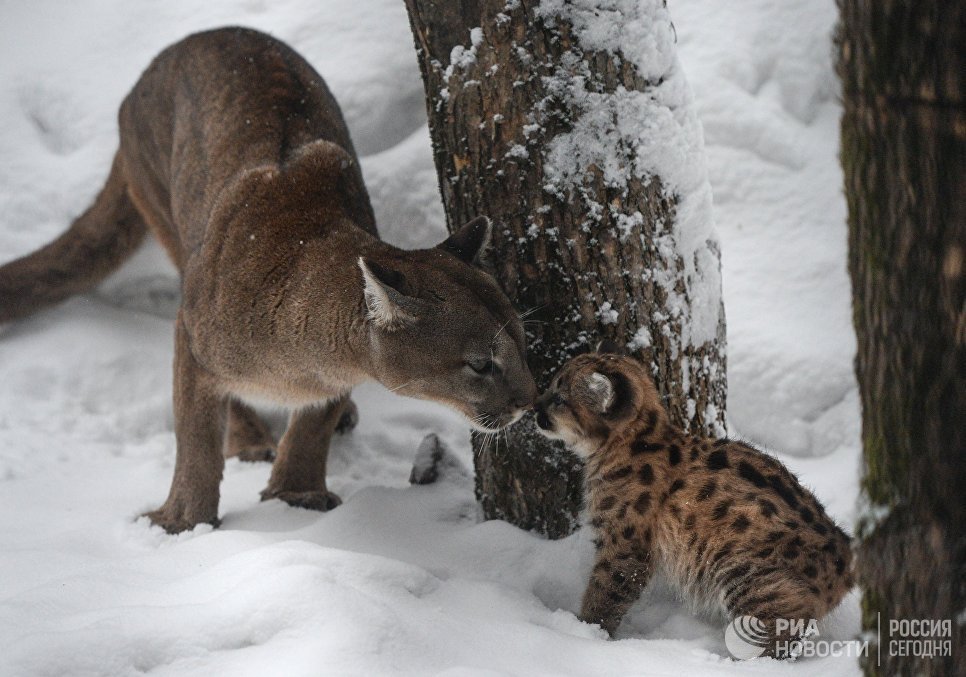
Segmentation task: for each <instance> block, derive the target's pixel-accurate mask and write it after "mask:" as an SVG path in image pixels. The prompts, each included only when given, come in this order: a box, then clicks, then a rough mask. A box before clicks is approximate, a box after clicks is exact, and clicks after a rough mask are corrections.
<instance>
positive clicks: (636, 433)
mask: <svg viewBox="0 0 966 677" xmlns="http://www.w3.org/2000/svg"><path fill="white" fill-rule="evenodd" d="M600 376H604V377H606V379H607V380H608V382H609V384H610V388H609V390H608V388H606V387H603V388H602V387H601V385H600V384H601V382H600ZM535 408H536V411H537V421H538V425H539V426H540V427H541V428H542V429H543V430H544V434H546V435H547V436H549V437H554V438H558V439H563V440H565V441H566V442H567V443H568V444H569V445H570V446H572V447H573V448H574V449H576V450H578V451H579V452H581V453H582V454H583V455H584V456H585V457H586V459H587V471H586V472H587V475H586V478H587V490H588V493H589V501H588V507H589V513H590V518H591V525H592V526H593V527H594V528H595V529H596V530H597V531H598V541H597V544H598V550H597V558H596V562H595V564H594V571H593V574H592V577H591V580H590V583H589V585H588V587H587V591H586V593H585V595H584V600H583V605H582V608H581V618H582V619H583V620H585V621H588V622H593V623H600V624H601V626H602V627H604V628H605V629H606V630H607V631H608V632H613V631H614V630H615V629H616V628H617V626H618V624H619V623H620V620H621V618H622V617H623V615H624V614H625V613H626V612H627V609H628V608H629V607H630V605H631V604H632V603H633V602H634V601H635V600H636V599H637V597H638V596H639V594H640V592H641V591H642V590H643V589H644V587H645V586H646V585H647V583H648V581H649V579H650V577H651V575H652V573H653V571H654V570H655V569H656V568H657V567H660V568H662V569H663V570H664V572H665V573H666V574H667V576H668V578H669V579H670V581H671V582H672V583H673V584H675V585H676V586H677V587H678V588H679V589H680V590H681V591H682V593H683V594H684V596H685V597H686V598H687V599H688V600H689V601H690V602H691V603H692V604H693V605H694V606H695V607H712V608H714V607H717V608H719V609H721V610H723V611H724V612H725V613H726V614H727V615H728V616H729V618H734V617H736V616H742V615H751V616H755V617H757V618H759V619H760V620H761V621H763V622H764V623H765V624H766V627H768V628H769V629H770V631H771V633H772V639H773V640H774V641H775V642H779V644H778V645H777V646H783V645H782V644H781V642H782V641H783V640H785V641H787V640H788V639H790V638H789V637H782V636H778V635H777V634H776V627H777V626H776V623H775V621H776V619H778V618H783V619H811V618H814V619H820V618H822V617H823V616H825V615H826V614H827V613H828V612H829V611H830V610H831V609H832V608H834V607H835V606H836V605H838V603H839V602H840V601H841V599H842V597H843V596H844V595H845V594H846V592H847V591H848V590H849V588H850V587H851V585H852V581H851V573H850V562H851V551H850V548H849V539H848V537H847V536H846V535H845V534H844V533H843V532H842V530H841V529H839V528H838V527H837V526H836V525H835V523H834V522H833V521H832V520H831V519H830V518H829V517H828V516H827V515H826V514H825V511H824V510H823V508H822V506H821V504H819V502H818V501H817V500H816V498H815V497H814V496H813V495H812V494H811V493H810V492H809V491H808V490H807V489H805V488H804V487H802V486H801V485H800V484H799V482H798V481H797V479H796V478H795V476H794V475H792V474H791V473H790V472H789V471H788V470H787V469H786V468H785V467H784V466H783V465H782V464H781V463H780V462H778V461H777V460H776V459H774V458H772V457H771V456H768V455H767V454H765V453H762V452H761V451H758V450H757V449H754V448H752V447H750V446H749V445H747V444H745V443H743V442H738V441H733V440H728V439H721V440H709V439H700V438H696V437H692V436H690V435H687V434H686V433H684V432H683V431H681V430H678V429H676V428H674V427H673V426H672V425H671V424H670V422H669V420H668V417H667V413H666V412H665V409H664V407H663V405H662V404H661V400H660V397H659V395H658V393H657V390H656V388H655V387H654V384H653V382H652V381H651V379H650V377H649V376H648V374H647V373H646V371H645V370H644V368H643V367H642V366H641V365H640V364H639V363H638V362H636V361H635V360H633V359H631V358H629V357H624V356H620V355H616V354H612V353H603V354H598V353H595V354H589V355H582V356H579V357H577V358H574V359H573V360H571V361H570V362H568V363H567V364H565V365H564V366H563V368H562V369H561V370H560V372H559V373H558V374H557V375H556V377H555V378H554V380H553V382H552V384H551V387H550V389H549V390H548V391H547V392H546V393H545V394H544V395H542V396H541V397H540V398H539V399H538V401H537V404H536V407H535ZM775 646H776V645H775V644H771V645H770V647H772V653H774V647H775Z"/></svg>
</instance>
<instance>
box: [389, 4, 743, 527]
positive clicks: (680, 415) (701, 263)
mask: <svg viewBox="0 0 966 677" xmlns="http://www.w3.org/2000/svg"><path fill="white" fill-rule="evenodd" d="M583 4H584V5H587V7H586V8H584V9H582V10H580V11H578V10H575V9H574V8H573V7H571V6H568V5H565V4H564V3H561V2H557V1H555V0H550V1H549V2H548V1H547V0H545V1H544V2H543V3H540V2H537V1H535V0H509V1H508V0H406V5H407V8H408V10H409V17H410V23H411V26H412V29H413V34H414V37H415V43H416V49H417V53H418V56H419V62H420V66H421V68H422V73H423V80H424V83H425V86H426V93H427V110H428V113H429V124H430V131H431V135H432V139H433V148H434V156H435V162H436V169H437V173H438V176H439V184H440V191H441V193H442V196H443V202H444V205H445V209H446V216H447V222H448V224H449V227H450V228H451V229H452V228H453V227H456V226H457V225H458V224H460V223H463V222H465V221H466V220H467V219H469V218H471V217H473V216H476V215H479V214H486V215H488V216H490V217H491V218H492V219H493V221H494V223H495V224H497V227H496V228H495V232H494V238H493V248H492V252H493V254H492V256H491V265H492V267H491V271H492V272H493V273H494V274H495V276H496V278H497V279H498V281H499V282H500V284H501V285H502V286H503V288H504V290H505V291H506V292H507V294H508V295H509V296H510V298H511V299H512V300H513V301H514V302H515V304H516V306H517V308H518V309H519V310H521V311H522V312H523V313H524V314H525V315H526V325H525V326H526V329H527V335H528V342H529V347H530V357H529V362H530V367H531V369H532V371H533V373H534V376H535V378H536V379H537V382H538V385H540V386H541V387H543V386H545V385H546V384H547V383H548V381H549V378H550V377H551V376H552V374H553V372H554V371H555V370H556V369H557V368H558V367H559V366H560V365H561V364H562V363H563V362H565V361H566V360H567V359H568V358H570V357H571V356H573V355H575V354H577V353H580V352H584V351H586V350H588V348H589V347H592V346H593V345H594V344H595V343H596V342H597V341H598V340H599V339H602V338H611V339H614V340H616V341H618V342H619V343H623V344H625V345H627V346H628V347H629V349H630V350H631V351H632V352H633V353H634V354H636V355H637V356H639V357H640V359H642V360H643V361H644V362H645V363H648V364H650V365H651V366H652V368H653V374H654V377H655V381H656V383H657V386H658V389H659V390H660V392H661V394H662V395H663V397H664V399H665V403H666V404H667V407H668V409H669V411H670V413H671V417H672V419H673V420H674V421H675V422H676V423H678V424H680V425H682V426H684V427H685V428H688V429H690V430H693V431H702V432H711V431H714V432H721V431H722V430H723V428H722V423H723V418H724V409H725V390H726V388H725V363H724V361H725V357H724V346H725V326H724V311H723V306H722V304H721V296H720V272H719V269H720V264H719V255H718V249H717V244H716V241H715V240H714V234H713V230H712V227H711V219H710V192H709V191H708V190H707V181H706V174H705V170H704V159H703V148H702V139H701V134H700V127H699V126H698V124H697V122H696V119H695V118H694V114H693V111H691V110H690V107H689V104H690V98H689V97H690V93H689V90H688V89H687V85H686V83H685V82H684V81H683V76H682V75H681V73H680V71H679V66H678V64H677V61H676V59H675V57H674V46H673V41H674V36H673V27H672V26H671V25H670V21H669V20H668V19H667V13H666V9H665V8H664V6H663V2H661V0H644V1H643V2H638V1H637V0H634V1H628V0H616V1H615V0H610V1H604V2H601V3H599V4H600V5H601V8H594V7H590V5H592V4H593V3H583ZM597 9H601V12H596V11H595V10H597ZM595 21H609V22H611V24H610V26H611V27H612V28H615V30H616V33H617V34H620V33H621V32H622V31H624V32H629V33H630V34H631V41H630V42H628V43H626V44H622V43H620V41H619V39H618V40H616V41H612V42H610V43H606V42H601V41H600V40H596V41H595V40H594V39H593V36H594V35H595V34H596V33H595V32H594V31H593V30H591V29H593V28H594V26H591V25H590V24H591V23H593V22H595ZM622 23H623V25H621V24H622ZM644 47H646V48H647V49H649V50H650V51H649V52H646V51H642V54H643V56H641V54H638V53H637V51H636V50H643V48H644ZM624 48H626V49H627V50H628V51H630V50H635V53H634V54H630V55H629V54H625V53H623V51H622V50H623V49H624ZM648 55H650V56H651V57H652V61H653V62H648V61H647V60H646V57H647V56H648ZM642 64H643V65H642ZM689 144H690V145H689ZM675 153H676V155H675ZM651 155H653V156H654V157H656V158H665V159H666V158H668V156H669V155H671V156H673V158H672V160H670V161H668V162H670V163H671V164H673V162H674V159H675V158H676V159H679V160H681V163H680V164H681V165H684V166H687V170H683V171H682V170H681V169H680V168H678V170H677V171H678V172H679V173H680V174H681V175H682V176H681V178H680V180H679V181H678V183H679V184H680V185H671V183H673V182H668V181H667V180H666V177H664V176H661V175H659V173H658V172H656V171H655V170H654V168H653V167H650V166H648V162H649V161H651V157H650V156H651ZM688 163H691V164H690V165H689V164H688ZM695 171H696V172H697V174H695ZM682 213H683V214H684V215H685V216H686V218H685V217H682V216H681V214H682ZM474 448H475V450H476V451H477V453H476V459H477V460H476V482H477V485H476V486H477V496H478V498H479V499H480V500H481V502H482V505H483V508H484V513H485V515H486V516H487V517H488V518H499V519H506V520H509V521H510V522H512V523H514V524H517V525H518V526H521V527H523V528H527V529H536V530H539V531H541V532H543V533H545V534H547V535H549V536H550V537H553V538H556V537H561V536H564V535H566V534H568V533H570V532H571V531H572V530H573V528H574V527H575V526H576V518H577V514H578V512H579V510H580V506H581V501H582V467H581V464H580V462H579V460H577V458H576V457H574V456H573V455H571V454H570V453H569V452H567V451H565V450H563V449H562V448H561V447H559V446H557V445H555V444H551V443H549V442H548V441H546V440H545V439H544V438H543V437H541V436H539V435H538V434H537V433H536V428H535V426H534V425H533V423H532V422H531V421H530V420H529V419H524V421H523V422H521V423H520V424H518V425H516V426H514V427H513V428H511V429H510V430H509V431H507V433H506V434H505V435H501V436H499V437H497V438H495V439H487V438H485V437H484V436H480V435H478V434H474Z"/></svg>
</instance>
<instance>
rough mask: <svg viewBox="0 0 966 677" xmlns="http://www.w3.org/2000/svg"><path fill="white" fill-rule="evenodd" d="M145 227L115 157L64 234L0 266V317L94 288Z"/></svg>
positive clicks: (134, 245)
mask: <svg viewBox="0 0 966 677" xmlns="http://www.w3.org/2000/svg"><path fill="white" fill-rule="evenodd" d="M146 230H147V226H146V225H145V223H144V220H143V219H142V218H141V215H140V214H139V213H138V211H137V209H135V207H134V205H133V204H132V203H131V198H130V197H128V194H127V186H126V183H125V179H124V172H123V169H122V168H121V159H120V157H118V156H115V158H114V164H113V165H112V166H111V174H110V176H109V177H108V179H107V183H106V184H105V185H104V188H103V189H101V192H100V194H99V195H98V196H97V199H96V200H94V204H92V205H91V206H90V207H89V208H88V209H87V211H86V212H84V213H83V214H81V215H80V216H79V217H78V218H77V219H76V220H75V221H74V223H73V224H71V227H70V228H69V229H68V230H67V232H66V233H64V234H63V235H61V236H60V237H58V238H57V239H56V240H54V241H53V242H51V243H50V244H48V245H46V246H45V247H42V248H41V249H38V250H37V251H35V252H33V253H31V254H28V255H27V256H24V257H23V258H20V259H17V260H16V261H11V262H10V263H8V264H6V265H4V266H0V322H9V321H10V320H16V319H18V318H21V317H24V316H26V315H29V314H30V313H33V312H36V311H38V310H40V309H41V308H44V307H46V306H51V305H53V304H55V303H58V302H60V301H63V300H64V299H66V298H68V297H69V296H73V295H74V294H80V293H81V292H85V291H87V290H89V289H91V288H92V287H94V286H95V285H96V284H97V283H98V282H100V281H101V280H103V279H104V278H105V277H107V276H108V274H110V273H111V272H112V271H114V270H115V269H116V268H118V266H120V265H121V263H123V262H124V260H125V259H127V257H128V256H130V255H131V254H132V253H133V252H134V251H135V250H136V249H137V247H138V245H139V244H140V243H141V241H142V240H143V239H144V233H145V231H146Z"/></svg>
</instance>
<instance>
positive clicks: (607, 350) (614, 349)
mask: <svg viewBox="0 0 966 677" xmlns="http://www.w3.org/2000/svg"><path fill="white" fill-rule="evenodd" d="M596 352H598V353H601V354H602V355H603V354H608V355H626V354H627V351H626V350H624V349H623V348H621V347H620V346H619V345H617V343H616V342H615V341H611V340H610V339H604V340H603V341H601V342H600V343H598V344H597V350H596Z"/></svg>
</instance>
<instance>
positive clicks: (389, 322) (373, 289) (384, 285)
mask: <svg viewBox="0 0 966 677" xmlns="http://www.w3.org/2000/svg"><path fill="white" fill-rule="evenodd" d="M359 268H360V269H361V270H362V278H363V281H364V283H365V286H364V288H363V293H364V295H365V299H366V308H368V309H369V314H368V316H367V317H368V319H370V320H371V321H372V322H373V324H375V325H376V326H377V327H379V328H380V329H384V330H386V331H395V330H397V329H402V328H403V327H407V326H410V325H412V324H414V323H415V322H416V319H417V317H418V316H419V311H420V310H421V309H422V306H423V305H424V302H423V301H420V300H419V299H417V298H415V297H413V296H409V295H408V292H409V286H408V285H407V284H406V278H405V276H404V275H403V274H402V273H400V272H399V271H397V270H392V269H391V268H386V267H384V266H381V265H379V264H378V263H376V262H375V261H368V260H366V259H364V258H362V257H361V256H360V257H359Z"/></svg>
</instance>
